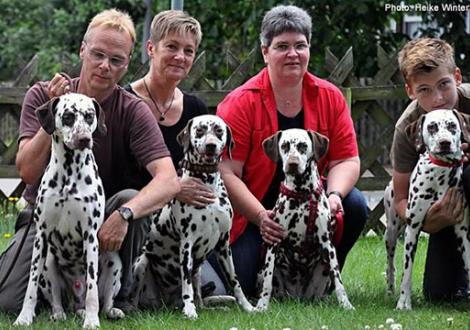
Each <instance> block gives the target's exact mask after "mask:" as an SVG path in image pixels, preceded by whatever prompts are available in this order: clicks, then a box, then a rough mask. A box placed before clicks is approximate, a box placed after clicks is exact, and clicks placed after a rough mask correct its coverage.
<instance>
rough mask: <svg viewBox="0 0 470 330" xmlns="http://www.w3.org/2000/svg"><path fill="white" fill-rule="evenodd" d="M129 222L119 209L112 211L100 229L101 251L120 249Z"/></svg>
mask: <svg viewBox="0 0 470 330" xmlns="http://www.w3.org/2000/svg"><path fill="white" fill-rule="evenodd" d="M128 226H129V224H128V223H127V221H126V220H124V219H123V218H122V217H121V215H120V214H119V212H118V211H114V212H113V213H111V215H110V216H109V218H108V219H106V221H105V222H104V223H103V225H102V226H101V228H100V230H99V231H98V240H99V242H100V250H101V251H119V250H120V249H121V245H122V242H123V241H124V238H125V236H126V233H127V227H128Z"/></svg>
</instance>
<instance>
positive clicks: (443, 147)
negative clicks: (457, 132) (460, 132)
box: [439, 140, 451, 151]
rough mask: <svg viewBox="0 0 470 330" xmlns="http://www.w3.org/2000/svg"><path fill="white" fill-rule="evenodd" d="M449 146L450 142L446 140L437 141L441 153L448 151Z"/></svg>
mask: <svg viewBox="0 0 470 330" xmlns="http://www.w3.org/2000/svg"><path fill="white" fill-rule="evenodd" d="M450 145H451V142H450V141H448V140H442V141H439V148H440V149H441V151H449V150H450Z"/></svg>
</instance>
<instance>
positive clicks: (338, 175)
mask: <svg viewBox="0 0 470 330" xmlns="http://www.w3.org/2000/svg"><path fill="white" fill-rule="evenodd" d="M360 168H361V161H360V160H359V157H351V158H347V159H342V160H335V161H331V162H330V163H329V166H328V178H327V183H328V192H331V191H337V192H339V193H340V194H341V196H342V197H343V198H344V197H345V196H346V195H347V194H349V192H350V191H351V190H352V188H353V187H354V185H355V184H356V182H357V180H358V179H359V173H360ZM328 201H329V203H330V211H331V214H336V212H337V211H338V210H340V209H342V206H341V199H340V198H339V196H337V195H334V194H331V195H330V196H329V197H328Z"/></svg>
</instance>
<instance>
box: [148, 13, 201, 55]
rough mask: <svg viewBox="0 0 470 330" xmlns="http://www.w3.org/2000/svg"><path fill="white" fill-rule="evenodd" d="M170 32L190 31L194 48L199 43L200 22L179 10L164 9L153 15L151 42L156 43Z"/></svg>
mask: <svg viewBox="0 0 470 330" xmlns="http://www.w3.org/2000/svg"><path fill="white" fill-rule="evenodd" d="M172 32H177V33H183V32H190V33H191V34H193V35H194V38H195V39H196V48H197V47H199V44H200V43H201V39H202V31H201V24H199V22H198V20H197V19H195V18H194V17H192V16H189V15H188V14H186V13H185V12H183V11H181V10H165V11H162V12H160V13H158V14H157V15H155V17H154V18H153V20H152V25H151V26H150V41H151V42H152V44H154V45H156V44H157V43H158V42H159V41H160V40H162V39H164V38H166V37H167V36H168V34H170V33H172Z"/></svg>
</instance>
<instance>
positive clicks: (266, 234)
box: [220, 160, 284, 244]
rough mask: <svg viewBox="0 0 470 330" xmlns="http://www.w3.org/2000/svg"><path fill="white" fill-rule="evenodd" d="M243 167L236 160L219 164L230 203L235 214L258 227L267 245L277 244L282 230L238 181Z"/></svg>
mask: <svg viewBox="0 0 470 330" xmlns="http://www.w3.org/2000/svg"><path fill="white" fill-rule="evenodd" d="M243 165H244V164H243V162H241V161H237V160H224V161H223V162H222V163H221V164H220V172H221V175H222V179H223V180H224V184H225V186H226V187H227V192H228V195H229V197H230V202H231V203H232V206H233V208H234V209H235V210H237V212H239V213H240V214H241V215H243V216H244V217H245V218H247V219H248V220H249V221H250V222H252V223H254V224H256V225H257V226H259V227H260V231H261V234H262V236H263V239H264V240H265V241H266V242H267V243H268V244H274V243H279V242H280V241H281V239H282V237H283V235H284V232H283V228H282V226H281V225H279V224H278V223H276V222H274V221H273V220H271V218H270V217H269V214H268V212H267V211H266V209H265V208H264V206H263V205H262V204H261V202H260V201H258V199H257V198H256V197H255V196H254V195H253V194H252V193H251V191H250V190H249V189H248V187H247V186H246V185H245V183H244V182H243V181H242V180H241V179H240V178H241V176H242V171H243Z"/></svg>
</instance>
